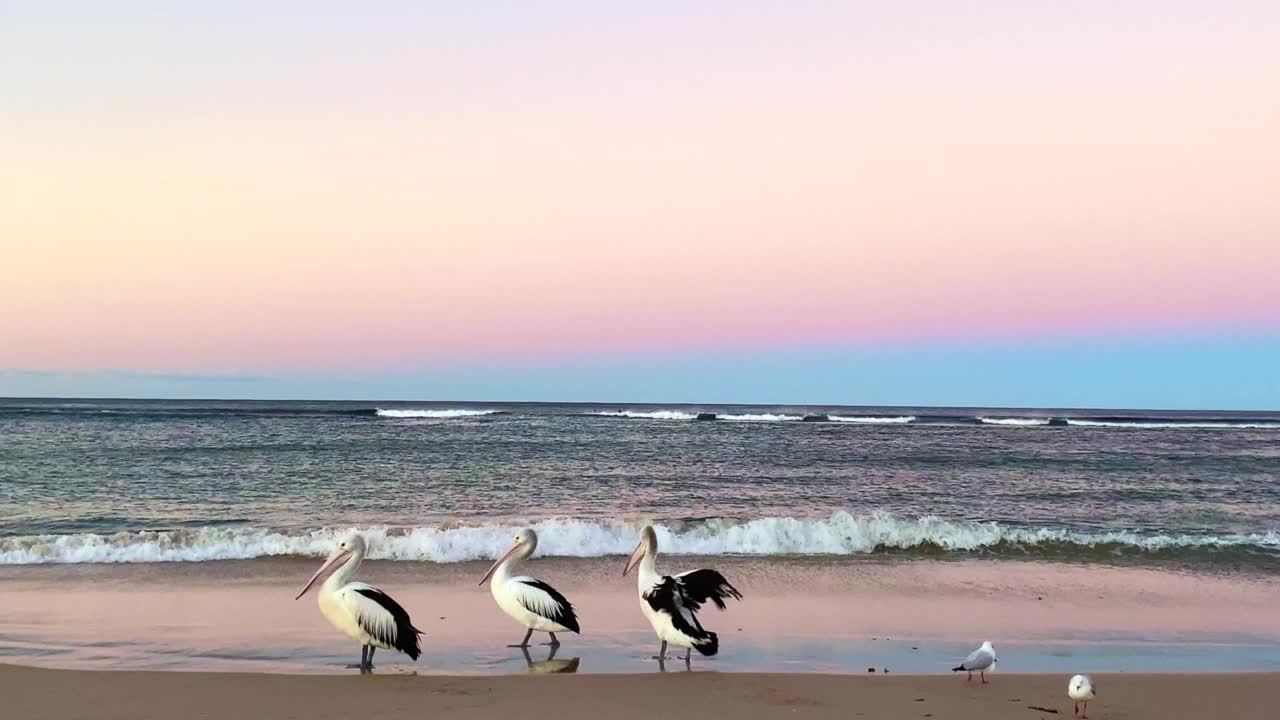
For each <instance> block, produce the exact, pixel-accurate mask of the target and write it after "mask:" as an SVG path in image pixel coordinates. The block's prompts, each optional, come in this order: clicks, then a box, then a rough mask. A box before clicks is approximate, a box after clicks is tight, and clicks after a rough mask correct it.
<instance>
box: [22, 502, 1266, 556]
mask: <svg viewBox="0 0 1280 720" xmlns="http://www.w3.org/2000/svg"><path fill="white" fill-rule="evenodd" d="M532 527H533V528H535V529H536V530H537V531H538V536H539V542H538V552H539V554H540V555H546V556H561V557H598V556H606V555H625V554H627V553H629V552H631V549H632V548H633V547H634V546H635V543H636V537H637V536H638V533H639V529H640V527H641V523H638V522H631V521H623V520H601V521H596V520H575V519H553V520H542V521H539V522H536V523H534V524H533V525H532ZM516 528H517V526H516V525H512V524H490V525H480V526H472V527H458V526H452V525H451V526H447V527H418V528H410V529H388V528H385V527H364V528H325V529H317V530H309V531H302V532H291V533H285V532H277V531H272V530H266V529H259V528H225V527H218V528H212V527H210V528H199V529H194V530H173V531H166V532H136V533H116V534H113V535H97V534H88V533H86V534H80V535H40V536H20V537H9V538H0V564H2V565H27V564H43V563H151V562H199V561H206V560H230V559H248V558H258V557H270V556H280V555H302V556H313V557H320V556H323V555H325V554H327V553H328V552H330V551H331V550H332V549H333V545H334V543H335V542H337V540H338V538H340V537H342V536H343V535H345V534H346V533H348V532H350V531H351V530H353V529H354V530H359V531H360V532H361V533H363V534H364V535H365V536H366V538H367V539H368V540H369V541H370V545H371V551H370V557H371V558H375V559H391V560H413V561H423V560H426V561H431V562H438V563H454V562H464V561H468V560H489V559H493V558H494V557H496V556H497V555H498V554H499V553H501V552H502V550H503V549H505V548H506V547H507V546H508V545H509V544H510V542H511V536H512V534H513V533H514V532H515V530H516ZM655 529H656V530H657V532H658V536H659V540H660V543H661V546H662V550H663V552H665V553H671V554H676V555H725V554H737V555H762V556H771V555H857V554H864V553H870V552H874V551H883V550H910V549H913V548H930V547H931V548H934V549H941V550H946V551H976V550H982V549H984V548H992V547H993V546H997V545H1002V544H1004V545H1015V546H1021V547H1024V548H1025V547H1029V546H1036V545H1057V546H1064V547H1065V546H1077V547H1078V548H1081V549H1085V548H1090V547H1096V546H1100V545H1102V546H1108V547H1109V548H1112V549H1121V550H1128V551H1160V550H1179V549H1195V548H1232V547H1242V546H1243V547H1252V548H1254V549H1264V550H1268V551H1277V550H1280V534H1278V533H1277V532H1275V531H1272V532H1267V533H1255V534H1248V535H1239V534H1231V535H1212V536H1207V535H1195V536H1192V535H1176V536H1175V535H1155V534H1139V533H1133V532H1108V533H1082V532H1077V531H1070V530H1064V529H1053V528H1039V529H1031V528H1011V527H1007V526H1003V525H1000V524H998V523H994V522H964V521H951V520H943V519H940V518H937V517H933V516H925V517H919V518H915V519H905V518H897V517H895V516H893V515H890V514H888V513H883V512H876V513H871V514H867V515H851V514H849V513H845V512H839V513H836V514H834V515H832V516H831V517H829V518H793V517H768V518H760V519H756V520H750V521H738V520H730V519H710V520H700V521H696V522H675V523H665V524H663V523H658V524H655Z"/></svg>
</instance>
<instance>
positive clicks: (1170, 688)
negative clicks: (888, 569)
mask: <svg viewBox="0 0 1280 720" xmlns="http://www.w3.org/2000/svg"><path fill="white" fill-rule="evenodd" d="M1082 670H1086V669H1082ZM1068 677H1069V675H1068V674H1030V673H1029V674H999V675H996V676H993V677H992V679H991V683H990V684H988V685H980V684H977V683H966V682H965V681H964V679H963V678H962V677H959V676H950V675H932V676H930V675H906V674H903V675H890V676H882V675H877V676H857V675H829V674H819V673H791V674H782V673H719V672H697V671H695V672H691V673H685V672H675V673H666V674H657V673H649V674H618V675H576V676H573V677H560V678H558V679H556V678H551V679H547V678H542V677H536V676H528V675H524V676H480V677H477V676H448V675H435V676H406V675H392V676H379V675H373V676H363V677H362V676H359V675H349V676H345V677H332V676H307V675H284V674H264V673H217V672H161V671H129V670H119V671H87V670H48V669H39V668H29V667H23V666H17V665H5V664H0V696H2V697H4V698H5V703H6V709H7V710H10V711H11V712H12V714H13V716H14V717H22V718H24V719H25V720H41V719H43V718H50V719H54V718H57V719H58V720H75V719H78V718H85V719H86V720H88V719H90V718H92V719H93V720H116V719H117V718H118V719H119V720H139V719H141V718H173V717H200V718H203V719H205V720H221V719H222V718H228V719H232V718H234V719H236V720H244V719H245V718H249V719H253V718H303V717H305V718H309V719H313V720H326V719H328V718H335V719H336V718H343V719H344V720H345V719H348V718H352V717H360V718H362V720H381V719H383V718H397V719H399V718H403V717H405V716H408V715H409V714H414V715H421V714H423V713H426V714H427V715H428V716H439V715H441V714H445V716H447V717H450V718H492V717H510V716H517V715H521V714H528V713H529V712H530V711H531V710H536V711H537V712H538V713H539V714H540V715H543V716H554V717H558V718H563V719H564V720H579V719H581V720H587V719H592V720H597V719H598V718H601V717H607V718H646V719H651V718H653V717H656V716H667V715H671V714H672V713H677V712H678V713H681V714H688V713H712V714H714V715H715V716H719V717H726V716H732V717H738V718H744V719H745V720H754V719H756V718H761V719H763V718H771V717H778V716H780V715H782V714H786V715H787V716H789V717H792V716H794V717H806V718H828V717H829V718H842V719H847V718H851V717H877V718H891V719H893V720H898V719H903V720H905V719H906V718H938V719H939V720H941V719H942V718H948V719H951V720H970V719H972V720H979V719H982V720H1035V719H1036V718H1066V717H1070V716H1071V715H1070V714H1071V712H1072V704H1071V701H1070V700H1068V699H1067V697H1066V684H1067V679H1068ZM1094 681H1095V683H1096V685H1097V687H1098V698H1097V699H1096V700H1095V701H1094V702H1093V703H1091V705H1090V707H1089V712H1090V717H1094V718H1123V717H1159V718H1162V719H1163V720H1191V719H1192V718H1197V719H1198V718H1202V717H1212V716H1214V715H1213V714H1212V713H1216V712H1219V711H1221V709H1222V708H1223V707H1224V706H1225V707H1229V708H1230V710H1231V712H1232V713H1233V715H1234V716H1236V717H1265V716H1267V715H1268V714H1269V712H1270V710H1271V709H1272V701H1271V695H1272V692H1273V688H1274V687H1275V685H1276V683H1277V682H1280V673H1277V672H1256V673H1206V674H1194V675H1192V674H1181V673H1167V674H1166V673H1132V674H1129V673H1120V674H1110V673H1108V674H1095V675H1094Z"/></svg>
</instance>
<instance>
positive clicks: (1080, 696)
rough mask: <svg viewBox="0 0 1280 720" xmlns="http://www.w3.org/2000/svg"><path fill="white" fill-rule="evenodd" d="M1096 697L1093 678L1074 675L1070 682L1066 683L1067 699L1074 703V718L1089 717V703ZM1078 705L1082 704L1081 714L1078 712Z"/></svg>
mask: <svg viewBox="0 0 1280 720" xmlns="http://www.w3.org/2000/svg"><path fill="white" fill-rule="evenodd" d="M1096 695H1097V693H1096V692H1095V691H1094V689H1093V678H1091V677H1089V676H1088V675H1076V676H1075V677H1073V678H1071V682H1069V683H1067V697H1069V698H1071V699H1072V700H1074V701H1075V703H1076V711H1075V714H1076V717H1079V718H1088V717H1089V701H1090V700H1092V699H1093V698H1094V696H1096ZM1080 703H1084V711H1083V712H1081V710H1080Z"/></svg>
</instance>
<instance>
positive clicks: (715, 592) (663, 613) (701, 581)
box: [622, 525, 742, 666]
mask: <svg viewBox="0 0 1280 720" xmlns="http://www.w3.org/2000/svg"><path fill="white" fill-rule="evenodd" d="M657 557H658V535H657V533H655V532H654V531H653V528H652V527H650V526H647V525H646V526H645V528H644V530H642V531H640V543H639V544H638V545H636V549H635V550H634V551H633V552H632V553H631V557H630V558H628V559H627V565H626V567H624V568H623V569H622V574H623V575H624V576H625V575H626V574H627V573H629V572H631V568H633V567H635V566H636V565H637V564H639V566H640V572H639V583H638V584H639V589H640V610H641V611H642V612H643V613H644V616H645V617H646V618H648V620H649V624H650V625H652V626H653V631H654V632H655V633H657V634H658V638H659V639H660V640H662V647H661V649H659V650H658V655H657V660H658V661H659V663H661V662H662V661H663V660H664V659H665V658H666V655H667V643H671V644H672V645H675V646H676V647H683V648H686V650H685V654H684V662H685V665H686V666H687V665H688V664H689V658H690V656H691V655H692V653H693V649H694V648H697V649H698V652H700V653H702V654H703V655H708V656H710V655H715V654H716V653H717V652H718V651H719V650H720V640H719V638H718V637H717V636H716V634H715V633H713V632H711V631H710V630H706V629H704V628H703V627H702V623H699V622H698V614H697V613H698V609H699V608H700V607H702V604H703V603H705V602H707V601H708V600H710V601H711V602H713V603H715V604H716V607H718V608H720V609H721V610H723V609H724V608H725V605H724V601H725V600H726V599H728V598H733V599H735V600H741V599H742V593H740V592H738V589H737V588H735V587H734V586H732V585H730V584H729V581H728V580H725V579H724V576H723V575H721V574H720V573H718V572H716V571H715V570H692V571H690V572H685V573H680V574H679V575H659V574H658V571H657V570H656V569H655V568H654V562H655V561H656V560H657Z"/></svg>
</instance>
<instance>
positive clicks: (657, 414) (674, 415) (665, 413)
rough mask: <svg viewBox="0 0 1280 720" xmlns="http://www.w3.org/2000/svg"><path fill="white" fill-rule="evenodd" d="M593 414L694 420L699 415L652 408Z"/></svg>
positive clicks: (596, 413) (647, 418)
mask: <svg viewBox="0 0 1280 720" xmlns="http://www.w3.org/2000/svg"><path fill="white" fill-rule="evenodd" d="M589 414H591V415H601V416H604V417H625V418H643V419H646V420H693V419H695V418H696V417H698V414H697V413H691V412H683V411H680V410H652V411H648V412H639V411H636V410H618V411H615V412H610V411H604V412H593V413H589Z"/></svg>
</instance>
